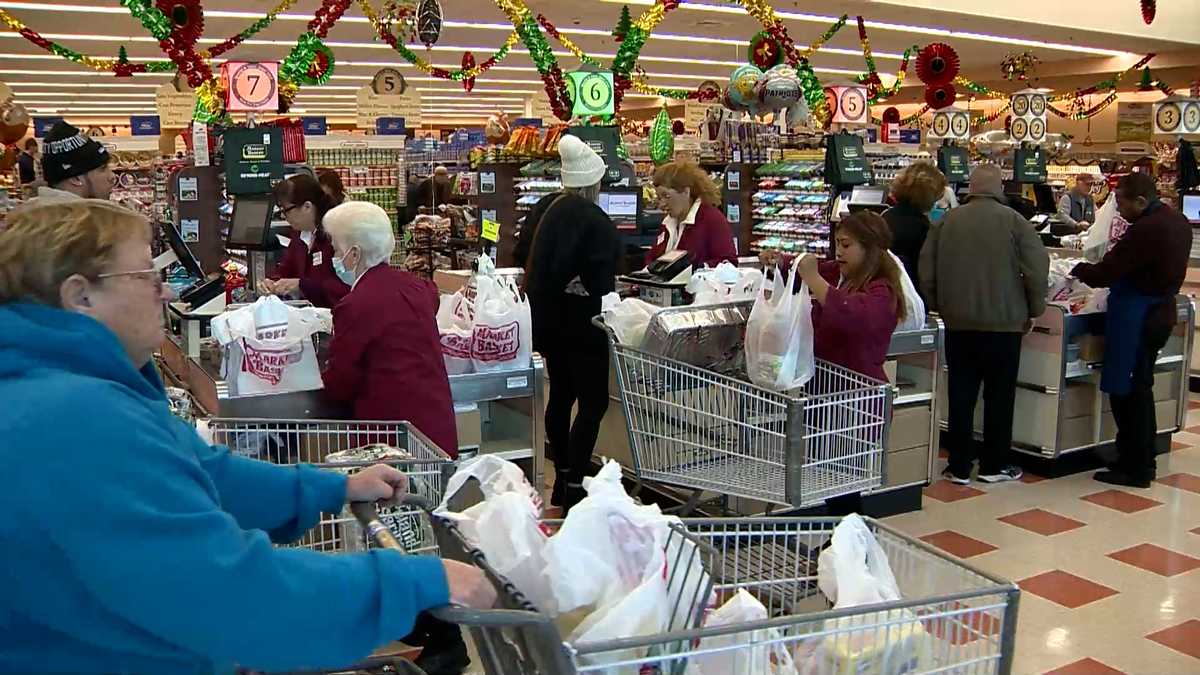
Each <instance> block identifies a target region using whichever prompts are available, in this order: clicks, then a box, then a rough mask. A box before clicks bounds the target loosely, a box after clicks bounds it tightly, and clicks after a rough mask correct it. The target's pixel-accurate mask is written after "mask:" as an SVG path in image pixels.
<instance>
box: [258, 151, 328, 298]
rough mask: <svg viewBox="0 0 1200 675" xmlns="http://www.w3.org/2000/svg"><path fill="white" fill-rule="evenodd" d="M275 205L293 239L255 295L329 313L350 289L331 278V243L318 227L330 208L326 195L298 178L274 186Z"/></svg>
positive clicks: (309, 178)
mask: <svg viewBox="0 0 1200 675" xmlns="http://www.w3.org/2000/svg"><path fill="white" fill-rule="evenodd" d="M275 204H276V205H277V206H278V207H279V211H280V213H282V214H283V217H284V218H285V219H286V220H287V222H288V225H291V226H292V229H293V230H295V232H294V234H295V236H293V237H292V240H291V242H290V243H289V244H288V247H287V250H286V251H284V253H283V258H282V259H281V260H280V261H279V264H278V265H276V266H275V269H274V270H273V271H272V272H271V274H270V275H269V278H267V279H263V280H262V281H260V282H259V283H258V292H259V293H260V294H262V295H271V294H273V295H284V296H291V297H296V298H303V299H305V300H308V301H309V302H311V303H312V304H313V305H315V306H317V307H326V308H329V309H332V308H333V307H335V306H337V304H338V301H339V300H341V299H342V297H343V296H344V295H346V293H348V292H349V291H350V287H349V286H348V285H347V284H345V283H343V282H342V281H341V280H339V279H338V277H337V275H336V274H334V271H333V243H332V242H331V241H330V239H329V235H328V234H326V232H325V229H324V226H323V223H322V221H323V219H324V217H325V213H326V212H327V211H328V210H329V209H331V208H332V201H331V199H330V197H329V195H328V194H327V193H326V192H325V190H324V189H323V188H322V186H321V184H320V183H319V182H317V180H316V179H315V178H313V177H312V176H309V175H307V174H300V175H297V176H292V177H291V178H289V179H287V180H285V181H283V182H282V183H280V184H279V185H277V186H275Z"/></svg>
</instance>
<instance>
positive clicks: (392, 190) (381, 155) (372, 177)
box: [305, 134, 408, 222]
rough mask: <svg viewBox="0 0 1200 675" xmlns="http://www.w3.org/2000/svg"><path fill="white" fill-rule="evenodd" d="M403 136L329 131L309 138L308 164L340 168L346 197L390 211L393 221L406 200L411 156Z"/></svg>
mask: <svg viewBox="0 0 1200 675" xmlns="http://www.w3.org/2000/svg"><path fill="white" fill-rule="evenodd" d="M404 141H405V139H404V137H402V136H400V137H395V138H390V137H386V138H372V139H371V140H370V142H369V143H368V141H367V140H366V139H365V138H363V137H361V136H346V135H340V134H339V135H329V136H317V137H312V138H308V139H306V141H305V142H306V145H307V148H306V149H307V154H308V165H309V166H310V167H312V169H313V170H314V171H315V170H317V169H329V170H332V171H335V172H337V174H338V176H339V177H340V178H341V179H342V185H344V186H345V188H346V197H347V198H348V199H352V200H355V201H365V202H370V203H372V204H375V205H377V206H379V207H380V208H382V209H383V210H384V211H387V212H388V215H389V216H391V218H392V221H393V222H396V220H397V218H398V217H399V209H400V207H401V206H404V205H405V203H406V197H407V193H406V192H405V190H403V189H402V187H404V185H405V179H406V176H407V171H408V169H407V166H408V157H407V151H406V150H405V146H404Z"/></svg>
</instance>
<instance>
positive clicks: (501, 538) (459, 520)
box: [436, 455, 712, 675]
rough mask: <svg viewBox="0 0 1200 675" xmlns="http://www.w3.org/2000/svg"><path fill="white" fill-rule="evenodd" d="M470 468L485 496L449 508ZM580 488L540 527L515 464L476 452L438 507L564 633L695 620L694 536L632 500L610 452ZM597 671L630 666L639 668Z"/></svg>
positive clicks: (612, 633) (604, 635)
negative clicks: (550, 525) (557, 519)
mask: <svg viewBox="0 0 1200 675" xmlns="http://www.w3.org/2000/svg"><path fill="white" fill-rule="evenodd" d="M471 478H474V479H476V480H478V481H479V484H480V490H481V491H482V493H483V495H484V500H483V501H482V502H481V503H479V504H475V505H474V506H471V507H470V508H467V509H465V510H463V511H461V512H453V511H450V510H449V508H448V504H449V503H450V502H451V500H452V499H453V496H454V495H455V493H456V492H457V491H458V490H459V489H460V488H461V487H462V486H463V485H464V484H465V483H466V481H467V480H468V479H471ZM584 489H585V490H586V491H587V493H588V496H587V497H585V498H584V499H583V500H582V501H581V502H580V503H579V504H578V505H577V506H575V507H574V508H573V509H572V510H571V513H570V514H569V515H568V516H567V518H566V519H565V520H564V521H563V523H562V525H561V527H560V528H559V530H558V531H557V532H555V533H554V534H552V535H549V536H548V535H547V533H546V531H544V530H543V528H542V526H541V524H540V523H539V520H538V519H539V518H540V511H541V505H542V504H541V499H540V497H539V496H538V493H537V491H536V490H534V489H533V487H532V486H530V485H529V483H528V482H527V481H525V479H524V475H523V474H522V473H521V470H520V468H518V467H517V466H516V465H514V464H512V463H510V462H507V461H505V460H502V459H499V458H495V457H490V456H487V455H484V456H482V457H480V458H478V459H476V460H474V461H472V462H469V463H467V464H465V465H464V466H463V467H462V468H461V469H459V472H458V473H456V474H455V475H454V476H453V477H452V478H451V479H450V481H449V483H447V486H446V501H444V502H443V504H442V507H441V508H440V509H439V510H438V511H437V512H436V515H437V516H440V517H442V518H445V519H447V520H449V521H451V522H454V523H456V524H457V525H458V527H459V530H460V531H461V533H462V535H463V538H464V539H465V540H466V542H467V543H468V544H470V545H472V546H474V547H476V548H478V549H479V550H480V551H482V552H483V553H484V555H485V556H486V557H487V559H488V562H489V563H490V564H491V565H492V566H493V567H495V568H496V570H497V571H498V572H501V574H503V575H504V576H506V577H507V578H508V579H509V580H510V581H512V582H513V584H514V585H515V586H516V587H517V588H518V589H519V590H520V591H521V592H522V593H524V594H525V596H526V597H527V598H528V599H529V600H530V602H532V603H533V604H534V606H535V607H537V608H538V610H539V611H540V612H542V613H545V614H548V615H550V616H551V617H554V618H555V620H556V623H557V625H558V629H559V632H560V633H561V634H562V635H563V637H564V638H565V639H566V640H567V641H568V642H571V643H573V644H583V643H594V642H599V641H605V640H613V639H617V638H625V637H636V636H647V635H656V634H660V633H664V632H668V631H670V630H673V629H682V628H693V627H695V626H696V625H697V624H698V621H699V619H700V617H701V616H702V612H703V608H704V607H706V606H707V605H708V604H709V603H710V600H711V598H710V596H711V585H712V581H711V579H710V577H709V574H708V571H707V569H706V568H705V565H704V562H703V559H702V556H701V555H700V554H699V549H698V546H697V544H696V543H695V542H694V541H693V540H692V539H690V538H688V537H685V536H681V535H679V534H678V531H677V530H676V529H675V527H677V526H678V525H679V523H680V521H679V519H678V518H674V517H671V516H667V515H664V514H663V513H662V512H661V511H660V510H659V508H658V507H657V506H653V505H651V506H645V505H641V504H638V503H636V502H634V501H633V499H632V498H630V497H629V495H628V494H626V493H625V489H624V487H623V486H622V485H621V467H620V465H619V464H617V463H616V462H611V461H610V462H608V463H606V464H605V466H604V467H603V468H602V469H601V470H600V472H599V473H598V474H597V475H596V477H594V478H585V479H584ZM646 655H647V648H646V647H641V648H632V649H629V650H625V651H606V652H603V653H602V654H593V655H580V657H579V658H580V662H581V665H590V666H604V665H605V664H608V663H614V662H618V661H621V660H625V659H637V658H644V657H645V656H646ZM601 672H604V673H608V674H610V675H637V674H638V672H639V669H638V667H636V666H628V667H623V668H616V667H614V668H607V669H605V670H603V671H601Z"/></svg>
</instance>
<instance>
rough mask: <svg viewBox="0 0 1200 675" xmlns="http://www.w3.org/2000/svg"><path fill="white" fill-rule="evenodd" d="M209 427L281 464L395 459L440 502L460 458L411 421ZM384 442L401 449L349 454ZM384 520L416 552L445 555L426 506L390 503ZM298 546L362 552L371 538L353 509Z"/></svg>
mask: <svg viewBox="0 0 1200 675" xmlns="http://www.w3.org/2000/svg"><path fill="white" fill-rule="evenodd" d="M205 425H206V426H207V432H208V433H211V436H212V442H213V443H215V444H219V445H225V446H228V447H229V448H230V449H231V450H232V451H233V452H235V453H237V454H240V455H243V456H247V457H253V458H257V459H262V460H265V461H269V462H274V463H276V464H299V463H304V464H311V465H313V466H316V467H318V468H322V469H331V470H335V471H345V472H353V471H356V470H358V469H361V468H363V467H366V466H370V465H372V464H380V463H383V464H389V465H391V466H394V467H396V468H397V469H399V470H400V471H403V472H404V473H405V474H407V475H408V477H409V481H410V488H409V489H410V491H412V492H413V493H415V494H418V495H420V496H421V497H424V498H425V499H428V500H429V501H430V502H432V503H434V504H437V503H439V502H441V500H442V492H443V489H444V486H445V484H446V479H447V478H449V475H450V474H451V473H453V471H454V462H453V460H451V459H450V457H449V456H448V455H447V454H446V453H445V452H443V451H442V450H441V449H440V448H438V447H437V446H436V445H434V444H433V441H430V440H429V438H427V437H426V436H425V435H424V434H422V433H421V432H420V431H419V430H417V428H416V427H414V426H412V425H411V424H409V423H408V422H369V421H338V420H300V419H292V420H270V419H233V418H212V419H209V420H206V421H201V423H200V428H201V432H202V433H204V428H205ZM379 445H382V446H389V447H391V448H395V449H397V450H400V451H401V454H398V455H396V454H386V453H383V452H382V449H381V448H375V449H373V450H372V449H368V450H366V451H365V452H362V453H360V454H359V455H357V456H351V457H346V455H347V454H353V453H347V452H346V451H350V450H354V449H358V448H364V446H379ZM381 517H382V518H383V521H384V522H385V523H386V524H387V525H388V527H389V528H390V529H391V531H392V533H393V534H394V535H395V536H396V537H397V538H398V539H400V540H401V542H402V543H403V544H404V546H405V550H406V551H407V552H408V553H436V552H437V544H436V541H435V539H434V537H433V533H432V531H431V530H430V529H429V527H428V524H427V523H425V522H424V520H423V519H422V518H421V514H420V512H419V511H418V510H416V509H414V508H412V507H410V506H396V507H389V508H387V509H384V511H383V512H382V514H381ZM295 545H296V546H302V547H305V548H311V549H315V550H318V551H358V550H364V549H365V548H367V547H368V546H369V545H370V541H369V539H368V538H367V537H366V536H365V534H364V533H363V531H362V529H361V528H360V526H359V524H358V522H357V521H356V520H355V519H354V517H353V516H352V515H351V514H350V513H349V510H348V509H346V510H343V512H342V513H341V514H337V515H330V514H325V515H322V517H321V521H320V522H319V523H318V524H317V526H316V527H314V528H313V529H312V531H311V532H309V533H308V534H307V535H305V536H304V538H303V539H301V540H300V541H299V542H298V543H297V544H295Z"/></svg>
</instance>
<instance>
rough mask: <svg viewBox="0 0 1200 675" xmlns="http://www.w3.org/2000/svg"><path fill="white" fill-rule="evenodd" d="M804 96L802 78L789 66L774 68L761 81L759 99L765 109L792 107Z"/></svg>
mask: <svg viewBox="0 0 1200 675" xmlns="http://www.w3.org/2000/svg"><path fill="white" fill-rule="evenodd" d="M802 98H803V92H802V91H801V89H800V78H799V77H797V75H796V71H795V69H793V68H791V67H789V66H776V67H775V68H772V69H771V70H769V71H767V73H766V75H764V76H763V79H762V81H761V82H760V83H759V87H758V101H759V103H760V104H761V105H762V108H763V109H765V110H781V109H783V108H790V107H792V106H793V105H795V104H796V103H797V102H799V101H800V100H801V99H802Z"/></svg>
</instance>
